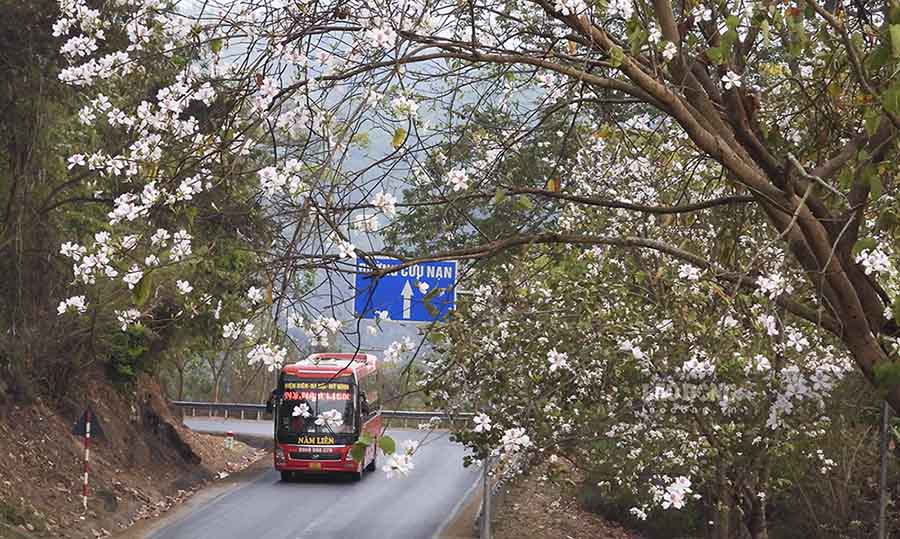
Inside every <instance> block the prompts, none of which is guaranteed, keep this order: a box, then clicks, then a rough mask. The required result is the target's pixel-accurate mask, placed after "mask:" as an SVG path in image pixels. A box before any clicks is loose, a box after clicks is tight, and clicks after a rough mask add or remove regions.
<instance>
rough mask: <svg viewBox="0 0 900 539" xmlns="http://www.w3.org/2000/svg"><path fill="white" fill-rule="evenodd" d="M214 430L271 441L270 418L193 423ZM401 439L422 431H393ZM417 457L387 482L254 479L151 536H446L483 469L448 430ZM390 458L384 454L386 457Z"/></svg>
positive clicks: (376, 477) (271, 474)
mask: <svg viewBox="0 0 900 539" xmlns="http://www.w3.org/2000/svg"><path fill="white" fill-rule="evenodd" d="M185 423H186V424H187V425H188V426H190V427H191V428H194V429H196V430H202V431H207V432H225V431H229V430H230V431H233V432H235V433H236V434H244V435H260V436H266V437H268V436H271V429H272V426H271V423H270V422H268V421H224V420H221V419H220V420H216V419H201V418H187V419H186V420H185ZM388 434H389V435H390V436H392V437H394V439H395V440H397V441H398V442H399V441H401V440H405V439H420V438H421V437H422V436H423V435H424V433H423V432H421V431H416V430H402V429H396V430H389V431H388ZM431 436H432V437H430V438H429V439H428V440H427V443H426V444H425V445H423V446H422V447H421V448H420V450H419V451H418V452H417V453H416V456H415V460H414V462H415V466H416V467H415V469H414V470H413V471H412V472H411V473H410V475H409V477H407V478H403V479H398V478H394V479H388V478H387V477H386V476H385V473H384V472H383V471H381V469H380V466H379V469H378V470H376V471H375V472H367V473H366V476H365V477H364V479H363V480H362V481H361V482H359V483H353V482H350V481H348V480H347V479H345V478H331V477H322V478H307V479H302V480H299V481H297V482H291V483H283V482H281V480H280V476H279V474H278V473H277V472H275V470H274V469H272V468H268V469H266V470H265V471H263V472H261V473H259V474H257V475H252V476H250V477H248V478H247V479H246V481H245V482H243V483H239V484H237V485H235V486H234V488H231V489H228V490H227V491H225V492H223V493H221V494H220V495H218V496H215V497H213V498H212V499H209V500H206V501H204V502H203V503H201V504H200V505H198V506H196V507H192V506H188V507H186V508H185V509H184V510H183V511H182V512H181V513H179V514H176V515H174V517H173V518H171V519H169V521H167V522H165V523H164V524H163V525H162V527H159V528H157V529H156V530H155V531H152V532H151V533H150V535H149V536H148V539H205V538H210V539H213V538H214V539H288V538H290V539H294V538H300V537H315V538H317V539H326V538H341V539H343V538H354V539H365V538H373V539H374V538H378V539H382V538H398V539H418V538H429V537H435V536H437V535H439V534H440V533H441V532H442V531H443V529H444V527H445V526H447V525H448V523H449V521H450V520H451V519H452V517H453V515H454V514H456V512H457V511H458V510H459V508H461V507H462V506H463V502H464V501H465V499H466V498H467V496H468V495H469V494H471V493H472V492H473V491H474V488H475V486H476V485H477V484H478V479H479V477H480V475H479V470H477V469H474V468H470V469H466V468H463V466H462V457H463V454H464V451H463V448H462V447H461V446H460V445H458V444H454V443H452V442H450V440H449V439H448V434H447V433H446V432H436V433H433V434H432V435H431ZM380 460H381V461H383V456H382V458H381V459H380Z"/></svg>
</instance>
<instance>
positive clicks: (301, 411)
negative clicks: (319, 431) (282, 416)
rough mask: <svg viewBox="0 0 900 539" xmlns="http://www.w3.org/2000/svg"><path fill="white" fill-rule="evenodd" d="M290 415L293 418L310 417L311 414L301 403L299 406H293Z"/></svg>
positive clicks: (307, 407)
mask: <svg viewBox="0 0 900 539" xmlns="http://www.w3.org/2000/svg"><path fill="white" fill-rule="evenodd" d="M291 415H292V416H293V417H311V416H312V413H310V410H309V405H307V404H306V403H305V402H301V403H300V405H299V406H294V411H293V412H292V413H291Z"/></svg>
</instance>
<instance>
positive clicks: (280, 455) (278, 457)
mask: <svg viewBox="0 0 900 539" xmlns="http://www.w3.org/2000/svg"><path fill="white" fill-rule="evenodd" d="M284 460H285V456H284V449H282V448H280V447H278V446H275V462H277V463H279V464H284Z"/></svg>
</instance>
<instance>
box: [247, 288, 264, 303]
mask: <svg viewBox="0 0 900 539" xmlns="http://www.w3.org/2000/svg"><path fill="white" fill-rule="evenodd" d="M247 299H249V300H250V303H252V304H254V305H255V304H257V303H262V300H263V291H262V289H261V288H256V287H255V286H251V287H250V288H249V289H248V290H247Z"/></svg>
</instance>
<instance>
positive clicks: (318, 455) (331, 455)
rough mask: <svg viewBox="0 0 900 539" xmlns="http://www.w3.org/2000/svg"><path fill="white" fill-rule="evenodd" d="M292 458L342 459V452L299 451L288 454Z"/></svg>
mask: <svg viewBox="0 0 900 539" xmlns="http://www.w3.org/2000/svg"><path fill="white" fill-rule="evenodd" d="M288 455H289V456H290V457H291V460H320V461H321V460H341V455H340V453H298V452H296V451H295V452H293V453H289V454H288Z"/></svg>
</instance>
